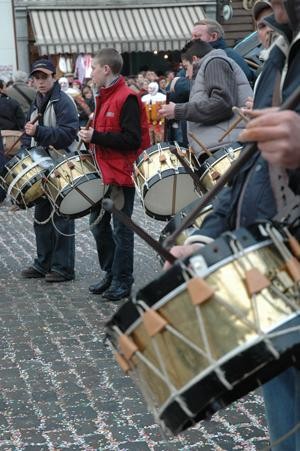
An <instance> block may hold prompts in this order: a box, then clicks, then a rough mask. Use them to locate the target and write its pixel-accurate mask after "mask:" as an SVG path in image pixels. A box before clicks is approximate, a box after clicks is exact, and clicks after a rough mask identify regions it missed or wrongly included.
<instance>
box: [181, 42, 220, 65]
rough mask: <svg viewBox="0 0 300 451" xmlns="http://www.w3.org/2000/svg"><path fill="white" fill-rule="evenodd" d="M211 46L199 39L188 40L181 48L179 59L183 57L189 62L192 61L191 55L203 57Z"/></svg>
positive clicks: (211, 48)
mask: <svg viewBox="0 0 300 451" xmlns="http://www.w3.org/2000/svg"><path fill="white" fill-rule="evenodd" d="M212 50H213V47H212V46H211V45H210V44H209V43H208V42H205V41H202V40H201V39H194V40H192V41H189V42H188V43H187V44H186V45H185V46H184V47H183V49H182V50H181V59H185V60H187V61H189V62H190V63H191V62H192V61H193V56H196V57H197V58H203V56H205V55H206V54H207V53H209V52H211V51H212Z"/></svg>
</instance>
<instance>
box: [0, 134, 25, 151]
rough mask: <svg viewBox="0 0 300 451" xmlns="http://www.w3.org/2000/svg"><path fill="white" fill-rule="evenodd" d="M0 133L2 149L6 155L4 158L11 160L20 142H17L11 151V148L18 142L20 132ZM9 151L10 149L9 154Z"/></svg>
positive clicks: (18, 148)
mask: <svg viewBox="0 0 300 451" xmlns="http://www.w3.org/2000/svg"><path fill="white" fill-rule="evenodd" d="M0 133H1V136H2V141H3V147H4V152H5V154H6V157H7V158H11V157H12V156H14V155H15V154H16V153H17V152H18V151H19V150H20V147H21V141H19V142H18V143H17V144H16V145H15V146H14V147H13V149H11V148H12V146H13V145H14V144H15V142H16V141H17V140H18V138H19V137H20V136H21V135H22V132H20V131H19V130H1V132H0ZM10 149H11V151H10V152H9V150H10Z"/></svg>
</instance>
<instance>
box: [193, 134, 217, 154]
mask: <svg viewBox="0 0 300 451" xmlns="http://www.w3.org/2000/svg"><path fill="white" fill-rule="evenodd" d="M188 134H189V136H190V137H191V138H192V139H193V140H194V141H195V142H196V143H197V144H198V145H199V146H200V147H201V149H202V150H203V151H204V152H205V153H206V154H207V155H208V156H209V157H212V156H213V154H212V153H211V151H210V150H208V148H207V147H206V145H205V144H203V142H201V141H200V139H198V138H197V136H195V135H194V133H191V132H188Z"/></svg>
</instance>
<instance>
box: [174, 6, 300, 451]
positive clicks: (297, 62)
mask: <svg viewBox="0 0 300 451" xmlns="http://www.w3.org/2000/svg"><path fill="white" fill-rule="evenodd" d="M271 3H272V7H273V11H274V14H275V18H276V20H277V22H278V23H277V24H276V30H277V31H278V32H280V31H281V33H282V38H281V41H279V45H277V44H276V43H275V45H274V47H273V48H272V50H271V52H270V55H269V58H268V59H267V61H266V62H265V64H264V67H263V70H262V74H261V77H260V80H259V83H258V86H257V89H256V93H255V97H254V108H255V109H260V108H263V107H267V106H270V105H271V104H272V99H274V95H273V93H274V92H276V93H277V91H278V90H280V92H278V94H281V97H282V99H283V100H285V99H286V98H287V97H288V96H289V95H290V94H291V93H293V92H294V91H295V89H297V88H298V87H299V73H300V72H299V71H300V47H299V38H298V39H297V38H296V39H295V40H294V42H292V43H291V41H292V35H296V33H297V31H298V30H299V26H300V17H299V15H298V14H297V13H298V12H299V11H300V0H296V1H295V0H294V1H283V0H272V1H271ZM287 25H288V26H289V28H290V33H289V35H290V41H288V40H287V38H286V35H285V33H284V32H285V30H286V26H287ZM284 40H285V41H284ZM284 42H285V44H286V45H285V46H284V45H283V43H284ZM288 47H290V48H289V52H286V50H287V48H288ZM287 54H288V55H289V65H288V68H287V72H286V73H284V75H283V78H282V80H280V79H279V78H278V76H277V75H278V71H279V72H280V73H282V70H283V68H284V67H285V62H286V55H287ZM296 111H297V113H298V114H296V113H295V112H281V113H278V112H276V113H274V112H273V110H272V112H270V110H267V111H261V112H259V111H256V110H255V111H253V112H249V113H248V114H249V116H250V117H256V116H258V117H257V118H255V119H254V120H253V121H251V122H249V124H248V125H247V128H246V130H245V131H244V132H243V133H242V134H241V135H240V136H239V139H240V140H251V141H252V140H257V141H258V148H259V149H261V153H260V152H258V151H257V152H256V153H255V154H254V156H253V157H252V158H251V159H250V160H249V161H248V162H247V163H246V164H245V165H244V166H243V167H242V169H241V170H240V172H239V174H237V175H236V176H235V178H234V180H233V182H232V184H231V186H230V187H225V188H223V190H222V192H221V193H220V195H219V196H218V197H217V198H216V200H215V202H214V209H213V213H211V214H210V215H209V216H207V217H206V218H205V220H204V222H203V224H202V226H201V228H200V229H199V231H198V232H197V233H196V234H195V235H192V236H191V237H189V238H188V239H187V240H186V244H185V245H184V246H177V247H175V248H173V249H172V251H171V252H172V253H173V254H174V255H175V256H177V257H183V256H186V255H189V254H190V253H192V252H194V251H195V250H196V249H197V248H199V246H201V243H206V242H207V238H208V237H209V238H211V239H214V238H217V237H218V236H220V234H221V233H223V232H226V231H228V230H234V229H236V228H238V227H242V226H244V227H247V226H249V225H250V224H253V223H254V222H255V221H259V220H263V219H270V218H272V217H274V216H275V214H276V213H277V211H278V209H280V208H282V207H287V206H288V205H289V203H288V202H287V199H291V198H292V196H293V191H294V193H296V194H299V167H300V158H299V152H300V151H299V149H300V147H299V139H300V137H299V124H300V120H299V113H300V105H298V107H297V110H296ZM268 162H270V163H272V164H276V165H279V164H281V165H282V166H283V167H285V168H288V169H294V170H295V169H296V171H292V172H289V179H290V180H289V186H287V184H286V183H284V184H283V183H282V182H281V183H280V185H279V178H278V180H277V179H276V178H274V175H276V172H275V171H274V168H273V166H269V163H268ZM270 173H271V174H272V180H274V181H272V183H271V178H270ZM279 175H280V177H281V180H284V176H283V177H282V175H284V171H283V173H282V174H279ZM283 185H285V186H283ZM281 186H283V187H284V190H283V194H284V196H283V195H280V193H279V195H278V187H279V188H280V187H281ZM289 188H292V189H293V191H291V190H290V189H289ZM279 191H281V190H279ZM275 193H276V201H275ZM285 196H286V197H285ZM190 243H193V244H190ZM299 394H300V372H299V370H297V369H296V368H294V367H292V368H289V369H288V370H286V371H284V372H283V373H282V374H281V375H279V376H277V377H275V378H274V379H272V380H271V381H270V382H268V383H267V384H265V385H264V386H263V395H264V401H265V407H266V414H267V420H268V425H269V430H270V436H271V442H275V441H276V440H280V439H282V442H281V443H280V444H279V445H278V446H275V445H274V447H273V446H272V450H273V451H295V450H298V449H300V433H299V427H298V426H299V422H300V415H299V412H300V411H299V405H300V398H299ZM295 427H298V429H297V431H293V428H295ZM285 437H286V438H285Z"/></svg>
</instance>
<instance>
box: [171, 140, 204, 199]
mask: <svg viewBox="0 0 300 451" xmlns="http://www.w3.org/2000/svg"><path fill="white" fill-rule="evenodd" d="M170 152H171V153H172V154H173V155H175V156H176V157H177V158H178V160H179V161H180V163H181V164H182V166H183V167H184V169H185V170H186V171H187V173H188V174H189V175H190V176H191V177H192V179H193V181H194V186H195V188H196V190H197V191H198V193H199V194H202V191H201V185H200V183H199V180H198V177H197V176H196V174H195V172H194V171H193V170H192V169H191V168H190V166H189V165H188V164H187V162H186V161H185V159H184V157H183V156H182V155H180V154H179V152H178V149H177V148H176V147H170Z"/></svg>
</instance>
